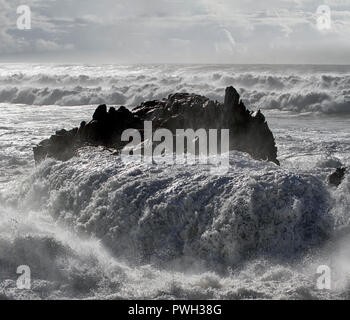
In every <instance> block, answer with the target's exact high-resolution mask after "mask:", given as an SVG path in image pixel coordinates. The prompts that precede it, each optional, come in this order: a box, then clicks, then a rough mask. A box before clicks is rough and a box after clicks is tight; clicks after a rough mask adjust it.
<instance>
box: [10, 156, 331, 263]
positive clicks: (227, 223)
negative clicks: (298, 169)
mask: <svg viewBox="0 0 350 320" xmlns="http://www.w3.org/2000/svg"><path fill="white" fill-rule="evenodd" d="M231 160H232V162H233V165H232V169H231V172H230V173H229V174H228V175H225V176H222V177H220V176H219V177H217V176H210V174H209V173H208V171H207V170H206V168H205V167H198V166H188V167H183V166H178V167H167V166H165V165H164V166H156V167H147V168H146V165H144V164H137V165H136V164H129V165H125V164H123V163H122V161H120V160H118V159H116V158H115V157H111V156H108V155H106V154H102V155H101V154H96V153H94V152H92V153H89V152H86V153H85V154H84V155H83V156H82V157H81V158H75V159H72V160H70V161H68V162H64V163H59V162H55V161H53V160H49V161H46V162H45V163H44V164H42V165H40V167H39V168H38V169H37V170H36V172H35V173H34V174H33V175H32V176H31V178H30V179H28V180H27V181H26V182H25V183H24V185H22V186H21V190H20V194H18V193H17V194H14V195H13V197H11V196H10V197H8V198H7V199H6V202H7V203H16V201H17V199H24V200H22V203H20V206H24V208H26V209H27V210H28V209H31V210H43V208H44V210H46V211H47V212H49V213H50V216H52V217H54V219H55V220H57V221H59V222H60V223H63V224H64V225H67V226H71V227H72V228H73V229H74V230H75V231H77V232H78V233H80V234H86V235H93V236H94V237H96V238H98V239H101V240H102V242H103V243H104V245H106V246H107V247H108V248H109V249H110V250H111V252H113V254H114V255H116V256H117V257H122V258H125V259H127V260H128V261H130V260H135V259H136V260H137V261H136V260H135V261H134V262H140V261H141V262H152V263H156V264H159V263H160V264H162V263H163V264H164V263H168V262H174V261H177V260H179V259H180V260H182V259H183V258H187V259H188V260H189V261H188V262H191V261H192V260H195V261H197V262H198V261H201V263H203V265H206V266H210V267H213V268H216V269H220V268H223V269H224V270H225V268H227V267H228V266H232V265H235V264H237V263H240V262H241V261H242V260H244V259H246V258H247V257H251V256H255V255H256V254H259V253H264V254H268V255H270V254H271V255H277V256H280V257H288V256H291V255H294V254H296V253H300V252H302V251H303V250H306V249H308V248H310V247H313V246H317V245H319V244H321V243H322V241H323V240H325V239H327V237H328V236H329V235H330V232H331V230H332V229H333V217H332V215H331V214H330V212H329V195H328V191H327V190H326V189H325V187H324V186H323V183H322V182H321V181H319V180H318V179H317V178H314V177H312V176H307V175H305V176H302V175H297V174H292V173H289V172H286V171H283V170H281V169H278V168H275V166H274V165H271V164H265V163H263V164H261V163H259V162H257V161H254V160H250V159H249V158H248V157H247V158H245V157H243V159H242V157H241V155H240V154H235V153H234V154H233V155H232V159H231ZM213 190H214V191H213ZM17 205H18V204H17ZM218 267H219V268H218Z"/></svg>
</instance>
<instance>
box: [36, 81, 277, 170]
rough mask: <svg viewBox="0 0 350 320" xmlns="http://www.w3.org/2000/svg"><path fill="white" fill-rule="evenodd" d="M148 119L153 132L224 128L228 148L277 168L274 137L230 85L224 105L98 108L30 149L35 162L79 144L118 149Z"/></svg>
mask: <svg viewBox="0 0 350 320" xmlns="http://www.w3.org/2000/svg"><path fill="white" fill-rule="evenodd" d="M144 121H152V124H153V130H156V129H158V128H166V129H169V130H171V131H172V132H173V133H174V134H175V130H176V129H189V128H191V129H194V130H197V129H199V128H204V129H229V130H230V149H231V150H238V151H243V152H247V153H249V154H250V155H251V156H252V157H253V158H255V159H259V160H268V161H272V162H274V163H276V164H279V161H278V160H277V148H276V146H275V140H274V137H273V135H272V133H271V131H270V129H269V127H268V125H267V123H266V121H265V117H264V116H263V114H262V113H261V112H260V110H259V111H257V112H254V113H252V112H250V111H249V110H247V109H246V107H245V105H244V104H243V102H242V101H241V100H240V96H239V94H238V93H237V91H236V90H235V89H234V88H233V87H229V88H226V95H225V102H224V104H222V103H219V102H217V101H215V102H214V101H212V100H210V99H208V98H206V97H203V96H199V95H195V94H188V93H176V94H172V95H170V96H169V97H168V99H163V100H154V101H147V102H144V103H142V104H141V105H140V106H138V107H136V108H134V109H133V110H132V111H129V110H128V109H126V108H125V107H120V108H119V109H118V110H116V109H115V108H113V107H111V108H110V109H109V110H108V111H107V106H106V105H100V106H99V107H98V108H97V109H96V111H95V113H94V115H93V118H92V121H90V122H89V123H87V124H86V123H85V122H82V123H81V125H80V128H79V129H78V128H75V129H72V130H70V131H66V130H61V131H58V132H56V134H55V135H53V136H51V138H50V139H47V140H44V141H42V142H41V143H40V144H39V145H38V146H37V147H35V148H34V158H35V161H36V162H39V161H41V160H42V159H44V158H46V157H53V158H56V159H59V160H67V159H69V158H70V157H72V156H74V154H75V153H76V150H77V149H78V148H80V147H82V146H84V145H102V146H106V147H109V148H114V149H121V148H122V147H123V146H124V145H125V143H122V142H121V134H122V132H123V131H124V130H126V129H129V128H133V129H138V130H140V133H141V134H142V129H143V122H144Z"/></svg>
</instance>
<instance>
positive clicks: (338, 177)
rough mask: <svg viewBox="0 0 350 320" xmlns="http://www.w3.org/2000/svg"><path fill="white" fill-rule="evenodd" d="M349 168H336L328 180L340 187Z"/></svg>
mask: <svg viewBox="0 0 350 320" xmlns="http://www.w3.org/2000/svg"><path fill="white" fill-rule="evenodd" d="M346 171H347V168H345V167H340V168H337V169H336V170H335V172H333V173H332V174H331V175H330V176H329V177H328V182H329V184H330V185H332V186H336V187H338V186H339V185H340V184H341V182H342V181H343V179H344V176H345V173H346Z"/></svg>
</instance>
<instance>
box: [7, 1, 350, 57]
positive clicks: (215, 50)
mask: <svg viewBox="0 0 350 320" xmlns="http://www.w3.org/2000/svg"><path fill="white" fill-rule="evenodd" d="M26 2H27V4H28V5H29V6H30V7H31V10H32V30H25V31H20V30H17V28H16V19H17V15H16V8H17V6H18V5H19V4H23V3H22V1H19V0H0V6H1V10H0V28H1V29H0V58H1V57H5V56H6V57H8V56H11V55H14V54H21V59H23V58H24V59H25V57H26V56H33V55H34V56H38V57H39V56H40V59H41V60H42V59H45V57H46V55H47V56H49V57H50V58H52V57H54V56H55V53H57V54H58V55H59V56H60V58H62V57H65V59H67V60H72V59H73V60H74V59H77V58H78V59H79V61H81V60H82V59H86V60H93V61H95V60H96V62H100V61H101V60H102V61H104V62H106V61H108V62H191V61H192V62H215V63H216V62H227V63H240V62H244V63H254V62H265V63H269V62H270V63H274V62H281V63H283V62H288V63H293V62H294V63H301V62H306V63H307V62H308V63H316V61H318V62H320V63H321V62H322V63H327V62H328V63H350V61H349V58H346V56H350V44H349V41H348V39H349V36H350V19H349V18H350V11H349V9H350V8H349V7H350V6H349V0H332V1H331V0H325V1H324V3H325V4H328V5H329V6H330V7H331V10H332V29H331V30H330V31H328V32H320V30H318V29H317V27H316V18H317V17H316V9H317V7H318V6H319V4H320V2H319V0H266V1H256V0H235V1H232V0H186V1H185V0H147V1H145V0H118V1H115V0H99V1H95V0H59V1H58V0H27V1H26ZM330 45H331V48H330ZM339 50H341V51H342V52H343V54H341V55H340V54H339ZM315 52H319V53H320V52H322V53H323V56H322V57H318V58H315Z"/></svg>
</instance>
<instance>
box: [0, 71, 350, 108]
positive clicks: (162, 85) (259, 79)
mask: <svg viewBox="0 0 350 320" xmlns="http://www.w3.org/2000/svg"><path fill="white" fill-rule="evenodd" d="M2 68H5V67H4V66H3V67H2ZM261 69H262V70H261ZM271 69H272V70H271ZM285 69H286V68H284V69H283V70H285ZM305 69H307V67H305ZM334 69H337V68H333V69H332V72H331V71H329V70H328V69H327V68H324V69H322V67H318V68H316V67H315V68H314V69H312V70H303V68H302V67H300V66H299V67H297V66H296V67H295V68H294V69H291V70H288V69H287V71H284V72H282V71H281V70H282V67H281V70H279V69H278V68H277V67H276V68H275V70H273V68H271V67H270V68H269V69H268V71H266V70H267V69H266V70H264V69H263V67H260V69H259V70H257V67H253V66H246V67H245V69H244V71H243V69H241V68H240V67H238V66H236V67H235V66H198V67H196V66H191V67H190V66H165V65H154V66H124V67H122V66H108V67H105V68H104V71H102V70H101V67H97V66H85V67H84V66H79V67H78V66H43V65H38V66H36V68H31V69H25V68H24V69H23V68H20V67H19V66H13V67H12V68H10V67H8V66H7V69H6V70H2V72H0V103H1V102H2V103H16V104H28V105H66V106H70V105H95V104H100V103H107V104H111V105H113V104H117V105H121V104H123V105H126V106H128V107H134V106H136V105H137V104H139V103H140V102H142V101H145V100H152V99H161V98H164V97H167V96H168V95H169V94H170V93H173V92H175V91H176V92H185V91H186V92H194V93H198V94H202V95H205V96H207V97H209V98H211V99H215V100H221V99H222V97H223V96H224V89H225V87H226V86H228V85H233V86H234V87H236V88H237V89H239V91H240V93H241V96H242V99H243V100H244V101H245V102H246V103H247V105H249V106H250V107H251V108H253V109H254V108H256V109H257V108H261V109H279V110H286V111H292V112H303V113H304V112H317V113H326V114H332V113H335V114H336V113H348V112H349V111H350V89H349V87H350V69H349V68H348V67H343V68H342V69H341V68H339V70H338V72H337V70H336V71H334ZM0 71H1V66H0Z"/></svg>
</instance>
